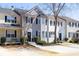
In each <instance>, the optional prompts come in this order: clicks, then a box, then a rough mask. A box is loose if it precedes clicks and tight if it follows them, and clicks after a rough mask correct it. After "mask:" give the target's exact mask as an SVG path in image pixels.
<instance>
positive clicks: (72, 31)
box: [67, 22, 79, 38]
mask: <svg viewBox="0 0 79 59" xmlns="http://www.w3.org/2000/svg"><path fill="white" fill-rule="evenodd" d="M76 23H79V22H76ZM78 30H79V27H78V26H77V27H75V26H74V27H69V24H67V37H68V38H72V37H73V34H72V37H69V32H71V33H75V34H76V33H77V31H78Z"/></svg>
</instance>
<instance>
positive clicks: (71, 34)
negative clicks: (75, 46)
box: [68, 32, 79, 38]
mask: <svg viewBox="0 0 79 59" xmlns="http://www.w3.org/2000/svg"><path fill="white" fill-rule="evenodd" d="M68 37H74V38H78V37H79V34H78V33H74V32H69V33H68Z"/></svg>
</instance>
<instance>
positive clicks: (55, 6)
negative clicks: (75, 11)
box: [47, 3, 65, 43]
mask: <svg viewBox="0 0 79 59" xmlns="http://www.w3.org/2000/svg"><path fill="white" fill-rule="evenodd" d="M47 5H48V8H50V10H51V11H52V13H53V16H54V19H55V29H54V43H56V42H57V36H56V35H57V34H56V32H57V20H58V19H57V18H58V16H59V14H60V12H61V10H62V9H63V7H64V5H65V3H50V4H47Z"/></svg>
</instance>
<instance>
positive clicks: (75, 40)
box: [69, 38, 79, 43]
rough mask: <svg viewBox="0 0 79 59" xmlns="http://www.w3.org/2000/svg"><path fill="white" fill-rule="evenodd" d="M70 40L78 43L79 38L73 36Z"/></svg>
mask: <svg viewBox="0 0 79 59" xmlns="http://www.w3.org/2000/svg"><path fill="white" fill-rule="evenodd" d="M69 42H70V43H78V42H79V39H77V38H71V39H70V40H69Z"/></svg>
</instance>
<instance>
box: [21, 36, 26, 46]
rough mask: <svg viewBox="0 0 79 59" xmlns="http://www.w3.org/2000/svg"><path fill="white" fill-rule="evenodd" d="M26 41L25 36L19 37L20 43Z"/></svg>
mask: <svg viewBox="0 0 79 59" xmlns="http://www.w3.org/2000/svg"><path fill="white" fill-rule="evenodd" d="M26 41H27V38H25V37H21V38H20V43H21V45H23V44H24V43H26Z"/></svg>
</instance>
